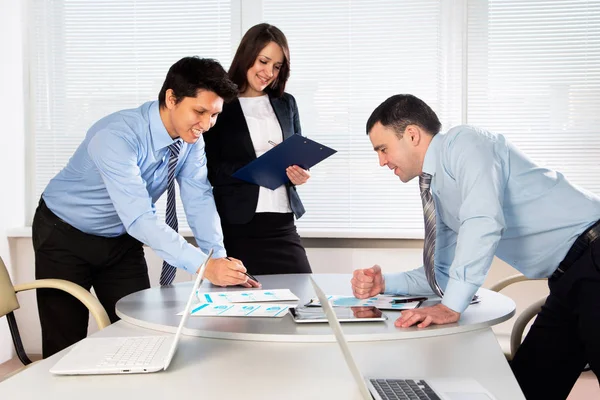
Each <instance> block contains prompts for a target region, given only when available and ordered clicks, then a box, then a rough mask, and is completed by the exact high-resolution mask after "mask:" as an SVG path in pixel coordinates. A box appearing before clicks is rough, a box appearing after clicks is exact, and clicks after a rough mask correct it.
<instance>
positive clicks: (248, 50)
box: [229, 24, 290, 97]
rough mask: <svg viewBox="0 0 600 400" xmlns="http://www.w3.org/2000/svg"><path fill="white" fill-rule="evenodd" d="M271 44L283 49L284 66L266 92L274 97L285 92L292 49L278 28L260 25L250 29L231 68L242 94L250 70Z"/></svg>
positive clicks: (231, 73) (238, 49) (232, 75)
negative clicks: (260, 54) (259, 55)
mask: <svg viewBox="0 0 600 400" xmlns="http://www.w3.org/2000/svg"><path fill="white" fill-rule="evenodd" d="M271 42H274V43H276V44H278V45H279V47H281V50H282V51H283V64H282V65H281V69H280V70H279V75H278V76H277V79H275V80H274V81H273V82H272V83H271V84H270V85H269V86H268V87H267V88H266V89H265V92H267V93H268V94H270V95H272V96H273V97H281V95H282V94H283V92H284V91H285V84H286V82H287V80H288V78H289V77H290V49H289V47H288V43H287V39H286V38H285V35H284V34H283V32H281V31H280V30H279V28H277V27H276V26H273V25H269V24H258V25H255V26H253V27H252V28H250V29H248V32H246V34H245V35H244V37H243V38H242V41H241V42H240V45H239V46H238V48H237V51H236V52H235V56H234V57H233V61H232V62H231V67H229V76H230V77H231V80H232V81H234V82H235V83H236V85H238V87H239V89H240V92H244V91H245V90H246V88H247V86H248V78H247V75H248V70H249V69H250V68H252V66H253V65H254V62H255V61H256V57H258V54H259V53H260V51H261V50H262V49H264V48H265V47H266V46H267V45H268V44H269V43H271Z"/></svg>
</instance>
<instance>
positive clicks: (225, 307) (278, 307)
mask: <svg viewBox="0 0 600 400" xmlns="http://www.w3.org/2000/svg"><path fill="white" fill-rule="evenodd" d="M289 309H290V307H289V305H287V304H239V303H235V304H232V303H229V304H225V303H217V304H215V303H201V304H196V305H195V306H194V307H193V308H192V311H191V312H190V315H191V316H198V317H271V318H281V317H283V316H284V315H286V314H287V313H288V310H289ZM177 315H183V311H181V312H180V313H178V314H177Z"/></svg>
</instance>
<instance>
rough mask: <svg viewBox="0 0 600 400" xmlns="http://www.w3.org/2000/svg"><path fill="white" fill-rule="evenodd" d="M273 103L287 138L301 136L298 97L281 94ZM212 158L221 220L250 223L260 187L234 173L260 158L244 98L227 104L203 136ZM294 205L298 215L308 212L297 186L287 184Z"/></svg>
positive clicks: (210, 170) (210, 176)
mask: <svg viewBox="0 0 600 400" xmlns="http://www.w3.org/2000/svg"><path fill="white" fill-rule="evenodd" d="M269 100H270V101H271V106H272V107H273V111H275V115H276V116H277V119H278V120H279V125H281V131H282V132H283V139H284V140H285V139H287V138H288V137H290V136H292V135H300V134H301V129H300V117H299V116H298V106H297V105H296V99H294V97H293V96H292V95H291V94H288V93H284V94H283V96H281V97H277V98H276V97H271V96H269ZM203 138H204V142H205V145H206V157H207V161H208V164H207V166H208V179H209V180H210V183H211V184H212V186H213V194H214V197H215V203H216V204H217V210H218V211H219V216H220V217H221V219H222V220H223V221H225V222H227V223H229V224H245V223H248V222H250V220H251V219H252V218H253V217H254V213H255V212H256V205H257V204H258V191H259V186H258V185H254V184H251V183H248V182H245V181H242V180H239V179H237V178H233V177H232V176H231V175H232V174H233V173H234V172H235V171H237V170H238V169H240V168H242V167H243V166H244V165H246V164H248V163H249V162H251V161H252V160H254V159H255V158H256V153H255V152H254V145H253V144H252V140H251V139H250V131H249V130H248V125H247V124H246V118H245V117H244V113H243V112H242V107H241V105H240V101H239V100H238V99H235V100H234V101H232V102H231V103H228V104H224V105H223V111H222V112H221V114H220V115H219V116H218V118H217V123H216V124H215V126H213V127H212V128H211V129H210V130H209V131H208V132H206V133H204V135H203ZM286 189H287V193H288V198H289V200H290V207H291V209H292V211H293V212H294V214H295V215H296V218H300V217H301V216H302V215H303V214H304V206H303V205H302V202H301V201H300V197H299V196H298V193H297V192H296V187H295V186H294V185H293V184H292V183H291V182H288V183H287V184H286Z"/></svg>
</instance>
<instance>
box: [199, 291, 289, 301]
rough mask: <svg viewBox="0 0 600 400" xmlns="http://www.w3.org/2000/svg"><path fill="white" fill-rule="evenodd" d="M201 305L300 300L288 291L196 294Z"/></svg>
mask: <svg viewBox="0 0 600 400" xmlns="http://www.w3.org/2000/svg"><path fill="white" fill-rule="evenodd" d="M196 294H197V298H198V301H199V302H202V303H254V302H271V303H277V302H279V301H298V300H300V299H299V298H298V297H297V296H296V295H295V294H294V293H292V291H291V290H290V289H273V290H244V291H229V292H200V291H198V292H196Z"/></svg>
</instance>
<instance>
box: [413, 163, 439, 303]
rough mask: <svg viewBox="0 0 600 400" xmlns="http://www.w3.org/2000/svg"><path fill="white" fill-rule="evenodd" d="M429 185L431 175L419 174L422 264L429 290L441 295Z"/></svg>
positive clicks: (433, 215)
mask: <svg viewBox="0 0 600 400" xmlns="http://www.w3.org/2000/svg"><path fill="white" fill-rule="evenodd" d="M430 186H431V175H429V174H425V173H423V174H422V175H421V176H419V188H420V189H421V202H422V203H423V216H424V219H425V243H424V245H423V265H424V266H425V276H427V282H429V286H431V290H433V292H434V293H435V294H437V295H438V296H440V297H442V296H443V295H444V292H443V291H442V289H441V288H440V285H438V283H437V281H436V280H435V203H434V202H433V196H432V195H431V191H430V190H429V187H430Z"/></svg>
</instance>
